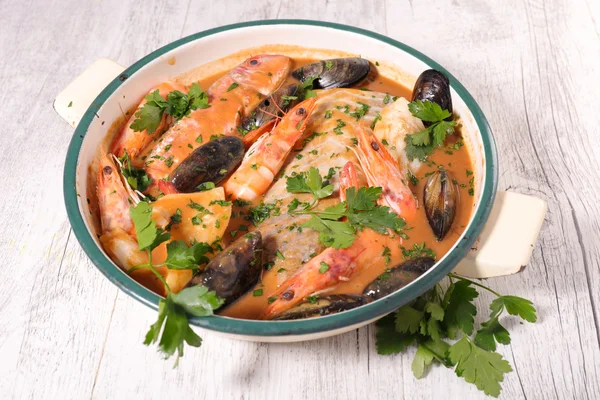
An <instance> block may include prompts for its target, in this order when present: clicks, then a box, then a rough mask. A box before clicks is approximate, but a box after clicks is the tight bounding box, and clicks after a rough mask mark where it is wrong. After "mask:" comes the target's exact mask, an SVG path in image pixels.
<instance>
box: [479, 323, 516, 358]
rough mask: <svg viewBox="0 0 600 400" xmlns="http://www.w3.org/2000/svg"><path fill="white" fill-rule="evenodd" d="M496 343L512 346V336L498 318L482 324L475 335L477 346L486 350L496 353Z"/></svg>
mask: <svg viewBox="0 0 600 400" xmlns="http://www.w3.org/2000/svg"><path fill="white" fill-rule="evenodd" d="M496 342H498V343H502V344H510V334H509V333H508V331H507V330H506V328H505V327H503V326H502V325H501V324H500V322H499V321H498V317H494V318H491V319H490V320H488V321H485V322H482V323H481V329H479V330H478V331H477V334H476V335H475V344H476V345H477V346H479V347H481V348H482V349H484V350H490V351H495V350H496Z"/></svg>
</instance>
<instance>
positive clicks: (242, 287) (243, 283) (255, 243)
mask: <svg viewBox="0 0 600 400" xmlns="http://www.w3.org/2000/svg"><path fill="white" fill-rule="evenodd" d="M261 270H262V236H261V234H260V232H258V231H255V232H250V233H247V234H245V235H244V236H242V237H240V238H239V239H237V240H236V241H235V242H233V243H232V244H231V245H230V246H228V247H227V248H226V249H225V250H223V251H222V252H221V253H219V254H218V255H217V256H216V257H215V258H214V259H213V260H212V261H211V262H209V263H208V265H207V266H206V268H205V269H204V270H203V271H202V272H200V273H199V274H198V275H196V276H195V277H194V278H193V279H192V281H191V282H190V283H189V285H188V286H196V285H204V286H206V287H207V288H209V289H210V290H214V291H215V292H216V294H217V296H219V297H221V298H222V299H224V300H225V303H224V304H225V305H227V304H230V303H231V302H233V301H235V300H236V299H238V298H239V297H240V296H242V295H243V294H244V293H246V292H247V291H248V290H250V288H252V287H253V286H254V285H256V282H258V278H259V277H260V273H261Z"/></svg>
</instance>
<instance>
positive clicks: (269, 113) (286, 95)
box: [240, 84, 298, 132]
mask: <svg viewBox="0 0 600 400" xmlns="http://www.w3.org/2000/svg"><path fill="white" fill-rule="evenodd" d="M297 92H298V85H296V84H292V85H288V86H284V87H282V88H281V89H279V90H277V91H276V92H275V93H273V94H272V95H271V96H269V97H267V98H266V99H265V100H263V102H262V103H260V104H259V106H258V107H256V108H255V109H254V111H252V112H251V113H250V115H248V116H247V117H246V118H244V119H243V120H242V122H241V124H240V126H241V128H242V129H243V130H244V131H247V132H250V131H253V130H255V129H257V128H260V127H261V126H264V125H265V124H267V123H268V122H270V121H272V120H273V119H274V118H276V117H281V116H282V112H286V111H287V110H289V109H290V108H291V107H293V106H294V105H295V104H296V103H297V102H298V97H297V96H296V94H297Z"/></svg>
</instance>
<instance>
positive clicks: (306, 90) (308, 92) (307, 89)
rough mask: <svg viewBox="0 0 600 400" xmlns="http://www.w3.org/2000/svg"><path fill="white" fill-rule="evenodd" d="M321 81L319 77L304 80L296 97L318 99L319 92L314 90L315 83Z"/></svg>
mask: <svg viewBox="0 0 600 400" xmlns="http://www.w3.org/2000/svg"><path fill="white" fill-rule="evenodd" d="M316 79H319V76H318V75H317V76H309V77H307V78H305V79H304V82H302V84H300V86H298V91H297V93H296V95H297V96H298V98H301V99H310V98H311V97H317V92H315V91H314V90H313V86H314V82H315V80H316Z"/></svg>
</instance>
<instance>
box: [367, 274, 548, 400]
mask: <svg viewBox="0 0 600 400" xmlns="http://www.w3.org/2000/svg"><path fill="white" fill-rule="evenodd" d="M449 278H450V285H449V286H448V287H447V288H446V289H445V290H444V288H443V287H442V285H440V284H436V286H435V287H434V288H433V289H432V290H430V291H429V292H427V293H425V294H423V295H422V296H419V297H418V298H417V299H416V300H415V301H414V302H413V303H412V304H410V305H406V306H403V307H401V308H399V309H398V310H397V311H396V312H395V313H392V314H390V315H388V316H386V317H384V318H382V319H380V320H379V321H377V323H376V325H377V334H376V339H377V340H376V344H377V352H378V353H379V354H395V353H399V352H402V351H403V350H405V349H406V348H407V347H409V346H411V345H416V347H417V351H416V353H415V356H414V358H413V362H412V371H413V374H414V376H415V377H416V378H422V377H423V376H424V375H425V372H426V370H427V368H428V367H429V366H430V365H431V364H432V363H434V362H437V363H440V364H441V365H443V366H445V367H447V368H451V369H454V372H455V373H456V375H457V376H459V377H462V378H464V379H465V381H467V382H469V383H473V384H474V385H476V386H477V388H478V389H479V390H482V391H483V392H484V393H485V394H487V395H490V396H493V397H498V395H499V394H500V390H501V387H500V383H501V382H502V381H503V380H504V374H506V373H508V372H510V371H512V368H511V366H510V364H509V362H508V361H507V360H505V359H503V358H502V355H501V354H499V353H497V352H496V351H495V350H496V343H500V344H509V343H510V334H509V332H508V330H507V329H506V328H505V327H503V326H502V325H501V324H500V321H499V317H500V315H501V314H502V312H503V311H506V312H507V313H508V314H510V315H515V316H519V317H520V318H522V319H524V320H525V321H528V322H535V321H536V320H537V316H536V310H535V308H534V306H533V304H532V303H531V301H529V300H526V299H523V298H521V297H517V296H502V295H500V294H499V293H497V292H496V291H494V290H492V289H490V288H488V287H487V286H484V285H482V284H480V283H477V282H474V281H472V280H470V279H467V278H464V277H461V276H459V275H455V274H450V275H449ZM475 287H480V288H482V289H485V290H487V291H489V292H491V293H493V294H494V295H495V296H496V298H495V299H494V300H493V301H492V303H491V304H490V310H491V311H492V312H491V315H490V318H489V320H487V321H485V322H483V323H482V324H481V327H480V329H478V330H477V331H476V333H475V336H474V337H473V331H474V328H475V327H474V319H475V315H476V314H477V308H476V307H475V304H474V303H473V301H474V300H475V299H476V298H477V297H478V296H479V293H478V292H477V290H476V289H475ZM448 339H458V340H457V341H456V342H455V343H453V344H451V343H449V342H448Z"/></svg>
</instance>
